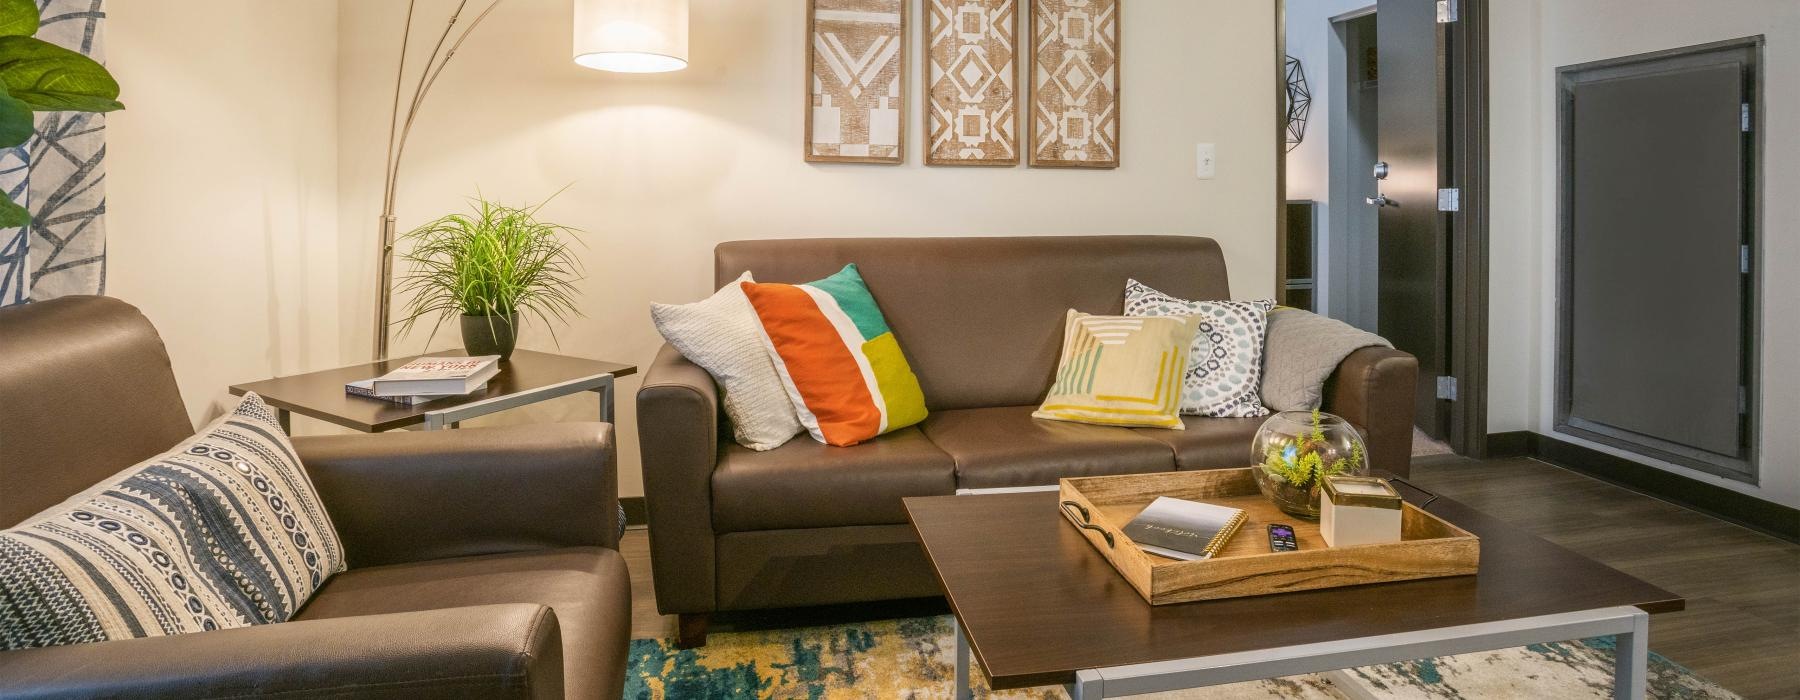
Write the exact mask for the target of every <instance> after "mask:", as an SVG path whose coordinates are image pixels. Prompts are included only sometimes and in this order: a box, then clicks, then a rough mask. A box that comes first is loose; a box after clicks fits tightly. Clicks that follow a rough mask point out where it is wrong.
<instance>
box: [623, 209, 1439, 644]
mask: <svg viewBox="0 0 1800 700" xmlns="http://www.w3.org/2000/svg"><path fill="white" fill-rule="evenodd" d="M851 262H854V263H856V264H857V266H858V267H859V269H860V270H861V272H862V276H863V279H864V280H865V281H866V282H867V283H868V285H869V288H870V291H871V292H873V293H874V295H875V298H876V299H877V300H879V302H880V304H881V309H882V313H883V314H884V315H885V316H886V317H887V321H888V325H889V326H890V327H891V328H893V330H894V334H895V335H896V336H897V337H899V338H900V339H901V343H902V344H903V346H904V350H905V351H906V355H907V358H908V361H909V362H910V363H911V364H912V367H913V370H914V372H915V373H917V374H918V376H919V382H920V385H921V386H922V388H923V389H924V392H925V399H926V402H927V405H928V407H929V408H930V410H931V416H930V417H929V418H927V419H926V420H925V422H924V423H922V424H920V425H918V426H914V427H910V428H905V429H903V430H898V431H895V432H892V433H889V434H887V435H884V436H882V437H880V438H877V439H875V440H872V441H870V442H867V443H863V444H860V445H856V446H854V447H827V446H825V445H821V444H819V443H817V442H814V441H813V440H811V439H808V438H807V437H806V436H805V435H801V436H799V437H796V438H794V439H793V440H791V441H789V442H788V443H787V444H785V445H782V446H781V447H779V448H777V449H774V450H770V451H767V452H753V451H751V450H749V449H746V448H744V447H741V446H739V445H737V444H736V443H733V442H732V441H731V438H730V434H731V433H730V430H729V426H726V425H724V422H725V417H724V413H723V412H722V411H721V410H720V407H719V397H718V389H717V387H716V386H715V385H714V384H713V380H712V377H711V376H710V375H708V374H707V373H706V371H705V370H703V369H701V368H700V367H699V366H697V365H695V364H694V363H692V362H690V361H688V359H687V358H685V357H682V356H681V354H680V353H678V352H676V351H675V349H674V348H672V347H668V346H665V347H663V349H662V351H661V352H659V353H658V354H657V356H656V359H655V361H654V362H652V363H651V365H650V367H649V370H648V371H647V372H646V373H645V374H644V381H643V386H642V388H640V389H639V391H638V394H637V401H638V413H637V415H638V434H639V445H640V448H641V452H642V455H643V464H644V488H645V496H646V502H647V505H648V509H649V516H650V546H651V566H652V568H653V569H654V570H655V576H654V578H655V581H656V604H657V607H658V608H659V609H660V610H661V611H662V612H663V613H664V614H676V615H679V616H680V627H681V641H682V643H683V644H687V645H696V644H702V643H704V642H705V638H706V625H707V619H708V615H709V614H710V613H712V612H714V611H721V610H745V609H755V608H780V607H790V606H803V605H822V604H831V603H851V602H861V601H871V600H884V599H896V598H910V597H925V596H936V595H939V594H940V592H939V589H938V584H937V580H936V578H935V577H934V576H933V574H932V573H931V568H930V567H929V565H928V562H927V561H926V560H925V558H924V555H923V553H922V552H921V551H920V549H919V546H918V540H917V539H916V537H915V536H914V533H913V530H912V527H911V525H909V524H907V519H906V513H905V511H904V510H903V508H902V505H901V499H903V498H905V497H908V496H934V495H948V494H952V493H955V492H956V491H957V490H958V489H984V488H996V487H1017V486H1034V485H1047V484H1054V483H1056V480H1057V479H1058V478H1059V477H1064V476H1089V475H1098V474H1128V473H1135V472H1155V471H1172V470H1178V469H1216V468H1223V467H1238V466H1244V465H1245V464H1247V463H1248V462H1249V461H1250V454H1249V452H1250V440H1251V436H1252V435H1253V434H1254V433H1255V431H1256V429H1257V427H1259V426H1260V425H1261V424H1262V421H1263V419H1261V418H1199V417H1192V416H1190V417H1185V418H1184V422H1185V423H1186V429H1185V430H1180V431H1173V430H1149V429H1130V428H1109V427H1099V426H1091V425H1077V424H1072V423H1058V422H1053V421H1042V420H1034V419H1032V418H1031V412H1032V410H1033V409H1034V408H1035V407H1036V405H1037V404H1038V403H1039V402H1040V401H1041V400H1042V399H1043V395H1044V391H1045V389H1046V388H1048V387H1049V385H1050V378H1051V375H1052V374H1053V373H1054V372H1055V368H1056V363H1057V359H1058V357H1057V356H1058V354H1059V352H1060V341H1061V338H1062V330H1063V329H1062V323H1063V312H1064V311H1065V310H1067V309H1071V308H1073V309H1077V310H1080V311H1085V312H1089V313H1097V314H1117V313H1120V312H1121V309H1122V306H1123V292H1124V289H1125V283H1126V279H1127V278H1136V279H1138V280H1140V281H1142V282H1144V283H1145V284H1148V285H1150V286H1152V287H1155V288H1157V289H1159V290H1162V291H1164V292H1168V293H1170V294H1173V295H1176V296H1180V297H1184V298H1189V299H1225V298H1230V288H1229V285H1228V284H1227V282H1226V274H1225V261H1224V256H1223V254H1222V253H1221V252H1220V250H1219V246H1218V244H1217V243H1215V242H1213V241H1212V239H1209V238H1198V237H1189V236H1066V237H1024V238H861V239H805V240H769V241H737V242H731V243H724V244H721V245H720V246H719V247H718V248H717V249H716V250H715V252H714V259H713V280H714V283H715V284H716V285H722V284H725V283H727V282H729V281H730V280H732V279H734V278H736V277H737V276H738V275H739V274H741V273H743V272H744V271H746V270H748V271H751V272H753V273H755V275H756V278H757V279H758V280H761V281H765V282H805V281H809V280H814V279H819V278H821V277H824V276H826V275H829V274H831V273H833V272H836V271H837V270H838V269H839V268H841V267H842V266H843V265H844V264H846V263H851ZM1417 372H1418V363H1417V361H1416V360H1414V358H1413V357H1412V356H1411V355H1408V354H1406V353H1403V352H1399V351H1396V350H1392V349H1388V348H1364V349H1362V350H1359V351H1357V352H1356V353H1354V354H1352V355H1351V356H1350V357H1349V358H1347V359H1345V360H1344V361H1343V362H1342V363H1341V364H1340V365H1339V366H1338V369H1337V371H1336V373H1335V374H1334V375H1333V377H1332V378H1331V380H1330V381H1329V382H1328V383H1327V385H1326V387H1325V400H1324V404H1325V405H1324V410H1326V411H1329V412H1332V413H1336V414H1338V415H1340V416H1343V417H1344V418H1345V419H1347V420H1349V421H1350V422H1351V423H1353V424H1354V425H1356V426H1357V427H1358V428H1360V429H1362V430H1363V431H1364V433H1365V434H1366V435H1367V437H1368V440H1367V442H1368V446H1369V456H1370V461H1371V463H1372V464H1373V466H1375V467H1376V468H1380V469H1385V470H1388V471H1392V472H1396V473H1399V474H1402V475H1404V474H1405V473H1406V472H1407V468H1408V462H1409V460H1410V455H1411V441H1412V417H1413V387H1414V383H1415V377H1416V376H1417Z"/></svg>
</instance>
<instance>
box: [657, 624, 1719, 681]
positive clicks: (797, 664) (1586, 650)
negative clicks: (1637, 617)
mask: <svg viewBox="0 0 1800 700" xmlns="http://www.w3.org/2000/svg"><path fill="white" fill-rule="evenodd" d="M952 634H953V631H952V628H951V626H950V618H949V617H948V616H938V617H919V618H908V619H901V620H881V621H875V622H862V623H856V624H848V625H834V626H829V627H808V628H802V629H779V630H767V631H755V632H728V633H715V634H713V635H712V636H711V637H710V638H709V639H708V642H707V645H706V646H705V647H702V648H700V649H686V650H683V649H676V648H675V646H674V643H673V642H672V641H671V640H663V639H637V640H633V641H632V642H631V652H630V658H629V662H628V664H629V670H628V671H627V673H626V677H625V697H626V699H627V700H685V699H687V698H708V699H725V698H780V699H787V698H804V699H806V700H835V699H839V698H846V699H847V698H902V699H907V700H933V699H938V698H943V699H946V700H947V699H949V698H953V697H955V696H954V694H953V693H952V692H951V685H952V683H954V678H955V672H956V667H955V665H954V664H955V660H956V657H955V650H956V649H955V647H954V646H953V638H952V636H951V635H952ZM1612 659H1613V647H1612V639H1611V638H1610V637H1606V638H1596V639H1588V640H1582V641H1570V642H1557V643H1553V644H1534V645H1531V646H1527V647H1518V648H1514V649H1502V650H1499V651H1491V652H1483V653H1478V654H1464V655H1460V656H1446V657H1441V658H1436V659H1421V660H1418V661H1408V662H1405V663H1398V664H1387V665H1382V666H1366V667H1363V668H1357V669H1350V670H1348V671H1344V672H1337V673H1330V674H1311V675H1305V676H1290V677H1287V678H1274V679H1270V680H1264V681H1253V682H1249V683H1237V684H1233V685H1225V686H1215V687H1212V688H1204V689H1197V690H1186V691H1179V692H1174V693H1161V694H1156V695H1144V696H1140V697H1143V698H1158V699H1162V700H1222V699H1224V698H1246V699H1252V700H1255V699H1263V698H1268V699H1274V698H1283V699H1302V700H1349V699H1350V698H1364V697H1370V696H1375V697H1382V698H1418V699H1420V700H1447V699H1451V698H1512V697H1539V698H1608V697H1611V694H1612ZM974 673H975V675H976V679H975V686H976V688H975V697H977V698H991V699H992V700H1051V699H1060V698H1063V697H1065V696H1064V694H1063V691H1062V689H1061V688H1054V687H1046V688H1027V689H1024V690H1009V691H999V692H989V691H988V690H987V688H986V686H985V679H983V678H981V677H980V671H979V670H978V669H977V670H974ZM1344 684H1351V685H1354V686H1356V687H1344ZM1649 687H1650V692H1649V696H1650V697H1652V698H1670V699H1680V700H1690V699H1691V700H1712V699H1714V698H1719V699H1730V698H1737V695H1735V694H1733V693H1731V692H1730V691H1727V690H1725V689H1724V688H1721V687H1719V686H1718V685H1715V684H1713V683H1711V682H1709V681H1707V680H1706V679H1703V678H1700V677H1699V676H1696V675H1694V674H1693V672H1691V671H1688V670H1687V669H1685V668H1682V667H1681V666H1679V665H1676V664H1675V663H1672V662H1670V661H1669V660H1668V659H1664V658H1662V657H1661V656H1658V655H1656V654H1654V653H1653V654H1651V655H1650V683H1649Z"/></svg>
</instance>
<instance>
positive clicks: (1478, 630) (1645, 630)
mask: <svg viewBox="0 0 1800 700" xmlns="http://www.w3.org/2000/svg"><path fill="white" fill-rule="evenodd" d="M1604 635H1614V637H1615V639H1617V640H1618V642H1617V648H1618V660H1617V666H1616V667H1615V668H1614V673H1615V679H1616V682H1617V684H1618V685H1617V690H1615V691H1614V697H1615V698H1618V699H1620V700H1627V699H1628V700H1641V699H1642V698H1643V697H1644V690H1645V670H1646V669H1645V664H1646V660H1647V657H1648V647H1647V646H1646V645H1647V644H1649V642H1650V616H1649V614H1648V613H1645V612H1644V611H1643V610H1640V609H1638V608H1634V607H1616V608H1601V609H1597V610H1584V611H1579V612H1570V613H1559V614H1553V615H1543V616H1539V617H1530V618H1519V619H1513V620H1497V621H1493V622H1482V623H1475V624H1470V625H1460V626H1456V627H1442V628H1438V629H1426V630H1417V631H1413V632H1401V633H1396V634H1387V635H1378V636H1374V637H1360V638H1355V639H1340V640H1334V641H1328V642H1317V643H1313V644H1300V645H1295V646H1287V647H1275V648H1271V649H1261V650H1256V651H1244V652H1233V653H1225V654H1218V655H1214V656H1203V657H1196V658H1190V659H1171V660H1168V661H1154V662H1149V663H1141V664H1129V665H1124V666H1112V667H1108V668H1101V669H1095V670H1090V671H1081V672H1079V673H1078V674H1076V680H1075V683H1074V684H1073V685H1071V686H1069V696H1070V697H1071V698H1079V699H1080V700H1094V699H1095V698H1099V697H1104V696H1107V695H1112V696H1129V695H1140V694H1143V693H1156V692H1164V691H1170V690H1181V689H1186V688H1199V687H1203V686H1209V685H1222V684H1225V683H1237V682H1240V681H1250V680H1257V679H1263V678H1278V677H1282V676H1293V675H1299V674H1302V673H1320V672H1324V671H1329V670H1333V669H1341V668H1353V667H1358V666H1369V665H1374V664H1386V663H1394V662H1397V661H1406V660H1410V659H1423V658H1431V657H1436V656H1451V655H1455V654H1468V653H1473V652H1480V651H1489V650H1492V649H1505V648H1510V647H1517V646H1524V645H1527V644H1537V643H1541V642H1554V641H1562V640H1566V639H1585V638H1587V637H1596V636H1604Z"/></svg>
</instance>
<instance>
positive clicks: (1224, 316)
mask: <svg viewBox="0 0 1800 700" xmlns="http://www.w3.org/2000/svg"><path fill="white" fill-rule="evenodd" d="M1273 308H1275V302H1274V301H1273V300H1269V299H1258V300H1255V301H1189V300H1186V299H1180V298H1177V297H1172V296H1169V295H1167V294H1164V293H1162V292H1159V291H1156V290H1155V289H1152V288H1150V287H1149V286H1148V285H1146V284H1144V283H1142V282H1139V281H1137V280H1127V281H1126V283H1125V315H1126V316H1198V317H1200V329H1199V331H1197V332H1196V333H1195V334H1194V344H1193V347H1192V348H1191V349H1190V350H1189V352H1188V370H1187V376H1185V377H1184V378H1183V381H1182V388H1181V389H1182V391H1181V412H1182V414H1184V415H1190V416H1210V417H1214V418H1252V417H1256V416H1264V415H1268V413H1269V409H1267V408H1264V407H1263V403H1262V396H1261V394H1260V393H1259V388H1260V387H1261V385H1262V358H1263V342H1264V341H1265V340H1267V338H1268V332H1269V310H1270V309H1273Z"/></svg>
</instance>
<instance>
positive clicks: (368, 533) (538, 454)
mask: <svg viewBox="0 0 1800 700" xmlns="http://www.w3.org/2000/svg"><path fill="white" fill-rule="evenodd" d="M294 449H295V451H296V452H298V453H299V455H300V462H301V464H303V465H305V467H306V471H307V473H308V474H309V475H310V476H311V477H312V481H313V484H314V486H315V487H317V488H318V490H319V498H320V500H321V501H323V502H324V504H325V510H326V511H327V512H328V513H330V514H331V520H332V524H333V525H335V526H336V527H337V532H338V536H339V537H341V538H342V539H343V541H344V551H345V554H346V556H347V557H348V559H349V565H350V566H351V567H352V568H359V567H365V566H377V565H381V564H395V563H400V562H409V561H428V560H432V559H444V558H449V557H461V556H470V555H476V554H496V553H502V552H520V551H530V550H536V549H550V548H556V547H591V546H601V547H613V548H617V546H618V502H619V485H618V477H617V472H618V464H617V459H618V458H617V455H616V454H615V450H614V448H613V428H612V426H611V425H609V424H606V423H553V424H540V425H515V426H506V427H499V428H468V429H461V430H438V431H429V432H393V433H378V434H374V435H329V436H316V437H299V438H294Z"/></svg>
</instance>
